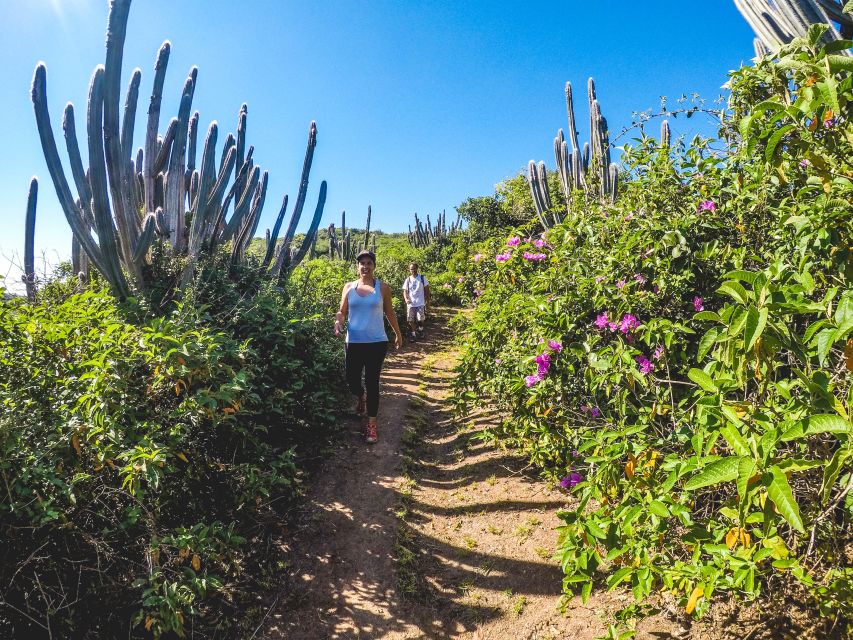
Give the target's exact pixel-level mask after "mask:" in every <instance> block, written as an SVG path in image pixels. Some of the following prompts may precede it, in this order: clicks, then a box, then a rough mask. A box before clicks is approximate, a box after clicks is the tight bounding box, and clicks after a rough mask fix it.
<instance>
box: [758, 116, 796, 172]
mask: <svg viewBox="0 0 853 640" xmlns="http://www.w3.org/2000/svg"><path fill="white" fill-rule="evenodd" d="M794 128H795V127H794V125H792V124H786V125H785V126H784V127H780V128H779V129H778V130H777V131H776V133H774V134H773V135H772V136H770V139H769V140H768V141H767V148H766V149H765V150H764V159H765V160H766V161H767V162H769V163H771V164H772V163H773V156H774V155H775V154H776V147H778V146H779V143H780V142H781V141H782V138H784V137H785V136H786V135H787V134H788V133H789V132H790V131H791V130H792V129H794Z"/></svg>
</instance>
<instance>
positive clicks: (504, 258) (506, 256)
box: [495, 251, 512, 262]
mask: <svg viewBox="0 0 853 640" xmlns="http://www.w3.org/2000/svg"><path fill="white" fill-rule="evenodd" d="M511 257H512V254H511V253H510V252H509V251H507V252H506V253H499V254H498V255H496V256H495V262H506V261H507V260H509V259H510V258H511Z"/></svg>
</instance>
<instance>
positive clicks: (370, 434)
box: [364, 342, 388, 442]
mask: <svg viewBox="0 0 853 640" xmlns="http://www.w3.org/2000/svg"><path fill="white" fill-rule="evenodd" d="M365 346H367V347H369V351H368V354H367V356H366V358H365V363H364V382H365V386H366V387H367V441H368V442H376V416H377V414H378V413H379V373H380V371H382V363H383V361H384V360H385V354H386V353H387V352H388V343H387V342H372V343H370V344H369V345H365Z"/></svg>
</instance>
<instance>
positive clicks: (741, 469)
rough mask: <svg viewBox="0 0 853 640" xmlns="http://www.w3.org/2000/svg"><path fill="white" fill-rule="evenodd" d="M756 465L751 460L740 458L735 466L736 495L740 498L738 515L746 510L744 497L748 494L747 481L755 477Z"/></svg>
mask: <svg viewBox="0 0 853 640" xmlns="http://www.w3.org/2000/svg"><path fill="white" fill-rule="evenodd" d="M757 467H758V465H757V464H756V463H755V460H753V459H752V458H741V459H740V460H739V461H738V465H737V493H738V496H740V501H739V502H740V504H739V507H740V515H742V514H743V513H744V510H745V509H746V497H747V494H748V493H749V479H750V478H751V477H752V476H754V475H755V470H756V469H757Z"/></svg>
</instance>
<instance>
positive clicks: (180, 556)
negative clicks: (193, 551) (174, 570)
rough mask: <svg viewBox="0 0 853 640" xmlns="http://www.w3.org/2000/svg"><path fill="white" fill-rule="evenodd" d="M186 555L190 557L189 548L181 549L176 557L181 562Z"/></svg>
mask: <svg viewBox="0 0 853 640" xmlns="http://www.w3.org/2000/svg"><path fill="white" fill-rule="evenodd" d="M188 555H190V548H189V547H182V548H181V550H180V551H178V557H179V558H180V559H181V560H183V559H184V558H186V557H187V556H188Z"/></svg>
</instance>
